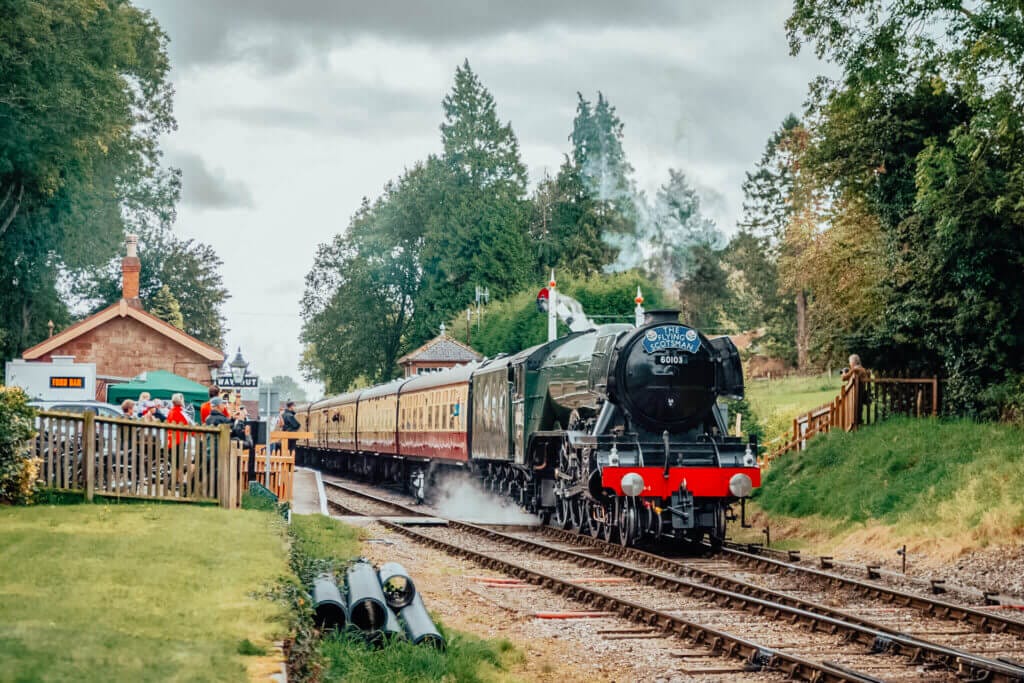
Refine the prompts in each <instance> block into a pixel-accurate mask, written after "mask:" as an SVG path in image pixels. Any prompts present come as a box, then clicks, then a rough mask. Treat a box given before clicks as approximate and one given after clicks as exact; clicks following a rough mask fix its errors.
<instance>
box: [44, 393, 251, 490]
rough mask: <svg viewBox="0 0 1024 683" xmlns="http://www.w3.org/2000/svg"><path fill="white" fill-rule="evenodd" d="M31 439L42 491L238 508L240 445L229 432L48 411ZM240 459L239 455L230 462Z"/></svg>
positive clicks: (90, 414) (88, 413) (91, 414)
mask: <svg viewBox="0 0 1024 683" xmlns="http://www.w3.org/2000/svg"><path fill="white" fill-rule="evenodd" d="M36 429H37V432H38V433H37V435H36V436H35V438H34V439H33V440H32V444H31V448H32V452H33V454H34V455H35V456H36V457H37V458H39V459H40V460H41V465H40V471H39V479H40V482H41V483H42V485H44V486H49V487H52V488H56V489H62V490H69V491H82V492H84V493H85V497H86V499H87V500H92V499H93V496H94V495H97V494H98V495H103V496H116V497H122V498H143V499H150V500H167V501H179V502H216V503H219V504H220V506H221V507H225V508H233V507H237V505H238V502H239V495H240V494H239V487H238V481H239V474H238V468H239V463H242V462H244V460H243V450H242V446H241V444H240V443H239V442H237V441H236V442H232V441H231V437H230V432H229V430H228V428H227V426H223V427H220V428H214V427H201V426H194V425H168V424H165V423H161V422H140V421H138V420H128V419H123V418H109V417H97V416H96V415H94V414H93V413H91V412H87V413H84V414H76V413H60V412H41V413H39V415H38V417H37V421H36ZM229 456H234V457H229Z"/></svg>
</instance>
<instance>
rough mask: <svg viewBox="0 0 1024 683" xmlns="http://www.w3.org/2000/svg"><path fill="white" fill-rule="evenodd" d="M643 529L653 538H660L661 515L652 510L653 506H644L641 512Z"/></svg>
mask: <svg viewBox="0 0 1024 683" xmlns="http://www.w3.org/2000/svg"><path fill="white" fill-rule="evenodd" d="M642 516H643V520H644V524H643V527H644V529H645V530H646V531H647V532H649V533H650V534H651V535H652V536H654V538H661V515H660V514H658V513H657V512H656V511H655V510H654V506H653V505H652V506H650V507H647V506H644V513H643V515H642Z"/></svg>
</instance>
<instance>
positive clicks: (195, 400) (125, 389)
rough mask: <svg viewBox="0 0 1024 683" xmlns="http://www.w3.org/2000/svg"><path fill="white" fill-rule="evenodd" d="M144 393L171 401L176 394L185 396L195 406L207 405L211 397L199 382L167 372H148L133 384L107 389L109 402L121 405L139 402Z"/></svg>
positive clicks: (116, 385)
mask: <svg viewBox="0 0 1024 683" xmlns="http://www.w3.org/2000/svg"><path fill="white" fill-rule="evenodd" d="M144 391H148V392H149V395H150V396H152V397H153V398H159V399H161V400H170V398H171V396H173V395H174V394H183V395H184V396H185V401H186V402H188V403H192V404H194V405H200V404H202V403H205V402H206V400H207V399H208V398H209V397H210V392H209V387H207V386H204V385H202V384H200V383H199V382H193V381H192V380H190V379H188V378H186V377H182V376H181V375H175V374H174V373H173V372H167V371H166V370H148V371H146V372H144V373H142V374H141V375H139V376H138V377H136V378H135V379H133V380H132V381H131V382H127V383H125V384H111V385H110V386H109V387H107V401H108V402H109V403H120V402H121V401H123V400H125V399H126V398H130V399H132V400H138V398H139V394H141V393H142V392H144Z"/></svg>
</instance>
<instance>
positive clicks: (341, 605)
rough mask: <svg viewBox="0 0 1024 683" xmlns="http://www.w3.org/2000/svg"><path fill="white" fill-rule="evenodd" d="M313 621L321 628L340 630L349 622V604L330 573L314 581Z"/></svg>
mask: <svg viewBox="0 0 1024 683" xmlns="http://www.w3.org/2000/svg"><path fill="white" fill-rule="evenodd" d="M313 622H314V623H315V624H316V626H317V628H319V629H320V630H327V629H336V630H338V631H340V630H342V629H343V628H345V624H347V623H348V605H347V603H346V600H345V597H344V596H343V595H342V592H341V589H339V588H338V584H337V583H335V581H334V577H333V576H331V575H330V574H321V575H320V576H318V577H316V580H314V581H313Z"/></svg>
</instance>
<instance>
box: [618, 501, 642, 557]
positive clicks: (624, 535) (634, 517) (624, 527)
mask: <svg viewBox="0 0 1024 683" xmlns="http://www.w3.org/2000/svg"><path fill="white" fill-rule="evenodd" d="M639 532H640V519H639V515H638V514H637V510H636V503H635V502H634V501H633V500H632V499H630V500H628V501H626V502H624V503H623V504H622V511H621V512H620V513H619V545H621V546H623V547H628V546H631V545H633V544H634V543H636V540H637V538H638V537H639V536H640V533H639Z"/></svg>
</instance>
